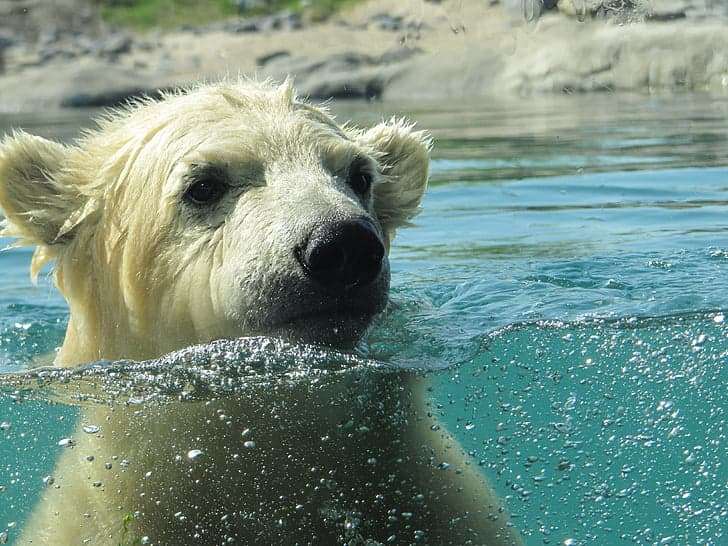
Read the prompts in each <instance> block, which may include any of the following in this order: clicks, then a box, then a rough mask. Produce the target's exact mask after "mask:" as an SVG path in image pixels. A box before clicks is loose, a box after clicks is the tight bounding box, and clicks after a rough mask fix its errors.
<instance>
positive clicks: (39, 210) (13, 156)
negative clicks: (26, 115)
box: [0, 131, 79, 246]
mask: <svg viewBox="0 0 728 546" xmlns="http://www.w3.org/2000/svg"><path fill="white" fill-rule="evenodd" d="M66 157H67V148H66V147H65V146H63V145H62V144H59V143H57V142H52V141H50V140H46V139H44V138H41V137H37V136H33V135H29V134H28V133H25V132H22V131H17V132H15V133H14V134H13V135H12V136H9V137H7V138H5V139H4V140H2V141H0V212H2V213H3V214H4V215H5V221H4V226H3V227H4V228H5V229H4V230H2V231H0V235H4V236H7V237H14V238H16V239H18V240H19V241H18V242H19V243H20V244H22V245H32V246H43V245H45V246H51V245H55V244H58V243H62V242H63V241H64V237H63V236H64V226H65V225H67V222H68V221H69V219H70V217H71V215H72V214H73V212H75V211H76V210H77V209H78V207H79V196H78V194H77V193H76V192H74V191H72V188H68V187H66V186H65V185H64V184H60V183H58V182H57V180H56V177H57V175H58V173H59V172H60V171H61V169H62V167H63V165H64V163H65V160H66ZM0 225H1V224H0Z"/></svg>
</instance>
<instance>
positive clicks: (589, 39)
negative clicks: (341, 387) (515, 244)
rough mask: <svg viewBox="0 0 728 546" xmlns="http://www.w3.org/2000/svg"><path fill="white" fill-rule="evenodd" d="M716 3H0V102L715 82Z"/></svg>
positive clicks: (726, 85) (6, 105)
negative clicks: (290, 88) (255, 81)
mask: <svg viewBox="0 0 728 546" xmlns="http://www.w3.org/2000/svg"><path fill="white" fill-rule="evenodd" d="M727 20H728V2H725V1H723V0H442V1H439V0H402V1H396V2H395V1H392V0H390V1H387V0H208V1H205V2H197V1H192V0H54V1H52V2H48V1H43V0H0V111H5V112H17V111H27V110H34V109H37V108H43V109H53V108H59V107H80V106H108V105H113V104H117V103H119V102H121V101H123V100H125V99H127V98H128V97H130V96H135V95H138V94H140V93H150V94H153V93H154V92H155V91H156V90H158V89H164V88H170V87H175V86H178V85H184V84H185V83H188V82H191V81H195V80H199V79H203V78H204V79H218V78H220V77H223V76H226V75H237V74H241V73H242V74H248V75H258V76H260V77H272V78H275V79H281V78H283V77H285V76H286V75H289V74H291V75H294V76H295V79H296V84H297V87H298V88H299V90H300V91H301V92H302V93H303V94H305V95H309V96H311V97H314V98H320V99H326V98H330V97H335V98H365V99H385V100H386V99H394V100H401V99H406V100H412V99H428V100H430V99H431V100H436V101H438V100H443V99H450V100H451V99H453V98H474V97H483V96H494V95H498V96H531V95H534V94H544V93H557V94H564V93H566V94H572V93H587V92H617V91H627V92H650V93H654V92H663V91H670V92H672V91H684V90H691V91H694V90H699V91H710V92H720V93H724V92H726V91H728V32H726V21H727Z"/></svg>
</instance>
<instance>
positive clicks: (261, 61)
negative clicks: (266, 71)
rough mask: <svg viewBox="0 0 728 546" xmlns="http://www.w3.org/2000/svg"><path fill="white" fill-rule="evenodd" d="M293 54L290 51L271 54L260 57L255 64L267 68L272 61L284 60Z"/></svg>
mask: <svg viewBox="0 0 728 546" xmlns="http://www.w3.org/2000/svg"><path fill="white" fill-rule="evenodd" d="M290 56H291V52H290V51H274V52H273V53H269V54H268V55H263V56H262V57H258V58H257V59H255V64H256V65H257V66H265V65H267V64H268V63H270V62H271V61H274V60H276V59H282V58H283V57H290Z"/></svg>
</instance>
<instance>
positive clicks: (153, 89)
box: [0, 57, 168, 111]
mask: <svg viewBox="0 0 728 546" xmlns="http://www.w3.org/2000/svg"><path fill="white" fill-rule="evenodd" d="M161 78H162V75H161V74H159V73H158V71H154V72H153V71H142V70H140V69H133V68H131V67H130V68H125V67H123V66H120V65H119V64H118V63H113V62H108V61H105V60H100V59H96V58H89V57H84V58H80V59H74V60H72V61H60V60H54V61H53V62H52V64H49V65H42V66H38V67H31V68H27V69H25V70H23V71H22V72H18V73H13V74H8V75H5V76H2V77H0V94H1V95H2V97H3V100H2V103H1V104H0V107H1V108H2V109H3V110H20V111H23V110H35V109H53V108H58V107H99V106H115V105H118V104H120V103H123V102H125V101H127V100H129V99H130V98H133V97H138V96H140V95H144V94H148V95H152V96H153V95H154V94H155V93H157V92H158V90H159V89H161V88H166V87H168V86H167V85H166V82H165V81H164V80H162V79H161Z"/></svg>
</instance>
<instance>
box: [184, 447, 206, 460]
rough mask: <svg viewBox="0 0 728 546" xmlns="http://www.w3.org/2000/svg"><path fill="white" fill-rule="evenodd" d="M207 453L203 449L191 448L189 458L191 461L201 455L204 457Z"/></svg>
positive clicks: (188, 453)
mask: <svg viewBox="0 0 728 546" xmlns="http://www.w3.org/2000/svg"><path fill="white" fill-rule="evenodd" d="M204 454H205V453H204V452H203V451H202V450H201V449H190V450H189V451H188V452H187V458H188V459H189V460H190V461H196V460H197V459H199V458H200V457H202V456H203V455H204Z"/></svg>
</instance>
